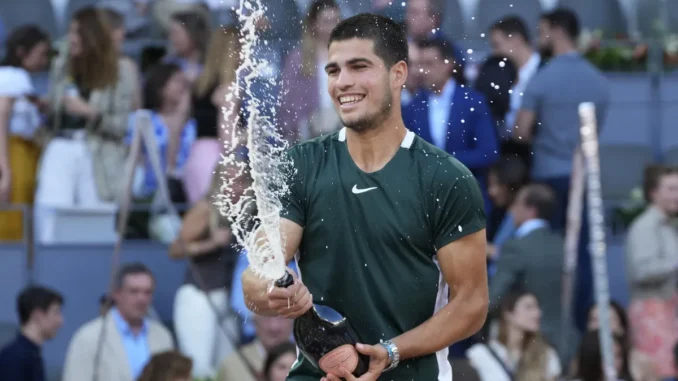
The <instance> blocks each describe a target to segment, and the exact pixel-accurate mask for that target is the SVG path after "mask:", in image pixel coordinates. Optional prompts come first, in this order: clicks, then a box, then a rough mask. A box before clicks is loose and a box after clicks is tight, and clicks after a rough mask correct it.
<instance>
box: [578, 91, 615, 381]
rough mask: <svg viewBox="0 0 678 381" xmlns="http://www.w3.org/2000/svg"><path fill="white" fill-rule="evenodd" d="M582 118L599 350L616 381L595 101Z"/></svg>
mask: <svg viewBox="0 0 678 381" xmlns="http://www.w3.org/2000/svg"><path fill="white" fill-rule="evenodd" d="M579 117H580V119H581V128H580V133H581V138H582V150H583V152H584V158H585V160H584V161H585V163H586V177H587V185H588V186H587V201H588V212H589V213H588V217H589V229H590V232H591V240H590V243H589V253H590V255H591V256H592V260H591V263H592V267H593V281H594V285H595V298H596V304H597V307H598V321H599V325H600V328H599V329H598V334H599V338H600V352H601V354H602V358H603V369H604V373H605V380H606V381H616V380H617V374H616V373H617V372H616V369H615V366H614V350H613V347H612V329H611V327H610V293H609V289H608V285H609V282H608V277H607V258H606V245H605V216H604V213H603V199H602V196H601V190H600V157H599V155H598V126H597V122H596V107H595V105H594V104H593V103H582V104H580V105H579Z"/></svg>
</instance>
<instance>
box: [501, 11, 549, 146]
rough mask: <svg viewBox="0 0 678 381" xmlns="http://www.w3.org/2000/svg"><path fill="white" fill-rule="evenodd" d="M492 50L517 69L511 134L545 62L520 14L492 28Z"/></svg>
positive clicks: (508, 119) (508, 123) (509, 118)
mask: <svg viewBox="0 0 678 381" xmlns="http://www.w3.org/2000/svg"><path fill="white" fill-rule="evenodd" d="M490 43H491V44H492V51H493V54H495V55H497V56H499V57H502V58H508V59H509V60H510V61H511V62H512V63H513V65H514V66H515V67H516V68H517V69H518V77H517V81H516V82H515V83H514V85H513V86H512V90H513V91H512V92H511V108H510V113H509V114H508V115H507V116H506V124H505V126H506V129H507V130H508V135H505V136H506V137H510V133H511V131H512V130H513V126H514V125H515V124H514V123H515V121H516V113H517V112H518V110H519V109H520V104H521V101H522V98H523V93H524V92H525V89H526V87H527V84H528V83H530V80H531V79H532V77H533V76H534V75H535V74H536V73H537V70H539V68H540V66H541V65H542V60H541V57H540V56H539V53H537V52H535V51H534V48H533V47H532V42H531V36H530V33H529V32H528V29H527V25H526V24H525V21H524V20H523V19H522V18H520V17H519V16H506V17H505V18H503V19H501V20H499V21H497V22H496V23H495V24H494V25H493V26H492V27H491V28H490Z"/></svg>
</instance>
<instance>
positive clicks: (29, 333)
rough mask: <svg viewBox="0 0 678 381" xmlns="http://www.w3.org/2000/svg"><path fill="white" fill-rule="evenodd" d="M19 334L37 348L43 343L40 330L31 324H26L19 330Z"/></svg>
mask: <svg viewBox="0 0 678 381" xmlns="http://www.w3.org/2000/svg"><path fill="white" fill-rule="evenodd" d="M21 334H22V335H24V336H26V337H27V338H28V340H30V341H32V342H33V343H34V344H35V345H37V346H41V345H42V343H44V342H45V339H44V338H43V337H42V334H41V333H40V330H39V329H38V328H37V327H36V326H34V325H32V324H31V323H28V324H26V325H25V326H23V327H22V328H21Z"/></svg>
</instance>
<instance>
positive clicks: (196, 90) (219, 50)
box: [184, 27, 246, 203]
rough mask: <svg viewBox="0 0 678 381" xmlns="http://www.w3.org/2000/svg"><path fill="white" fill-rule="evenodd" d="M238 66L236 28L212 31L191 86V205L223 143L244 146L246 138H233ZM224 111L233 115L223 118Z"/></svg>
mask: <svg viewBox="0 0 678 381" xmlns="http://www.w3.org/2000/svg"><path fill="white" fill-rule="evenodd" d="M239 63H240V43H239V35H238V29H237V28H235V27H227V28H225V29H221V28H219V29H217V30H215V31H214V32H213V33H212V38H211V39H210V43H209V48H208V49H207V58H206V60H205V67H204V70H203V71H202V72H201V73H200V76H199V77H198V79H197V82H196V83H195V86H193V95H192V98H191V108H192V112H193V117H194V118H195V120H196V122H197V136H196V137H197V140H196V142H195V143H194V144H193V146H192V147H191V151H190V154H189V157H188V161H187V162H186V171H185V172H184V174H185V175H184V189H186V196H187V197H188V201H189V202H190V203H194V202H196V201H198V200H200V199H202V198H203V197H205V195H206V194H207V192H208V190H209V186H210V182H211V180H212V174H213V173H214V167H215V166H216V165H217V162H218V161H219V159H220V158H221V153H222V152H223V151H224V144H225V142H226V141H231V139H235V140H236V141H237V142H238V143H240V141H242V142H243V144H245V141H246V138H245V137H242V136H232V134H233V132H235V131H239V127H240V126H241V125H240V123H239V121H238V117H239V116H240V99H239V98H238V96H237V91H238V89H237V88H235V86H237V85H238V84H237V79H236V70H237V69H238V64H239ZM231 92H236V93H233V94H231ZM224 110H229V111H232V113H231V114H230V115H224ZM225 118H228V119H227V120H226V119H225Z"/></svg>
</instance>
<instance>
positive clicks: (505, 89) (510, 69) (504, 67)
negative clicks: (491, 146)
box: [474, 55, 518, 155]
mask: <svg viewBox="0 0 678 381" xmlns="http://www.w3.org/2000/svg"><path fill="white" fill-rule="evenodd" d="M517 79H518V73H517V71H516V67H515V65H513V63H512V62H511V61H509V60H507V59H506V58H503V57H502V56H499V55H493V56H490V57H488V58H487V59H485V61H483V64H482V65H480V68H479V69H478V77H477V78H476V80H475V83H474V87H475V89H476V90H477V91H478V92H479V93H481V94H482V95H484V96H485V99H487V102H488V107H489V109H490V113H491V114H492V120H493V122H494V123H493V124H494V127H495V130H496V132H497V136H498V137H499V138H500V139H501V140H502V141H501V142H502V144H504V140H505V139H506V138H507V137H508V136H509V134H508V133H507V132H506V127H505V126H506V115H507V114H508V112H509V111H510V109H511V96H512V95H513V94H512V93H511V87H513V84H514V83H515V82H516V80H517ZM501 153H502V154H503V155H506V154H507V152H506V150H505V149H502V150H501Z"/></svg>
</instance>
